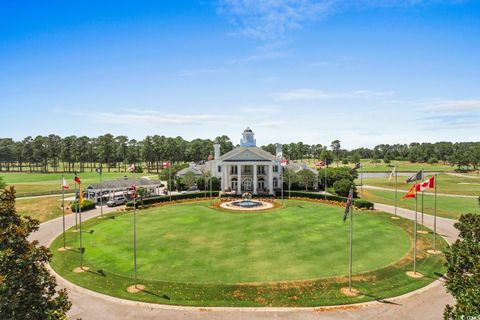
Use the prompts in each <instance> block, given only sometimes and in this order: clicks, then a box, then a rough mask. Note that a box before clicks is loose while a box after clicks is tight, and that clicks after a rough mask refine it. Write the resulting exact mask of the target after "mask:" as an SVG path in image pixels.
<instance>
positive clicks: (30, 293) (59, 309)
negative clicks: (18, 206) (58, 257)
mask: <svg viewBox="0 0 480 320" xmlns="http://www.w3.org/2000/svg"><path fill="white" fill-rule="evenodd" d="M38 227H39V222H38V220H34V219H31V218H30V217H21V216H20V215H18V214H17V213H16V210H15V190H14V188H13V187H11V188H10V189H5V190H4V191H3V192H2V194H1V195H0V315H1V318H2V319H5V320H10V319H23V320H30V319H31V320H39V319H48V320H50V319H52V320H54V319H66V312H67V311H68V310H69V309H70V307H71V303H70V301H69V300H68V296H67V292H66V290H65V289H62V290H60V291H58V292H57V291H56V289H55V287H56V281H55V278H54V277H53V276H52V275H50V273H49V272H48V270H47V268H46V264H47V263H48V262H49V261H50V259H51V257H52V255H51V254H50V252H49V251H48V249H47V248H45V247H44V246H39V244H38V241H29V240H28V236H29V235H30V234H31V233H32V232H34V231H36V230H38Z"/></svg>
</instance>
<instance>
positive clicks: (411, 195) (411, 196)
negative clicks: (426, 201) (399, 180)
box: [402, 184, 417, 200]
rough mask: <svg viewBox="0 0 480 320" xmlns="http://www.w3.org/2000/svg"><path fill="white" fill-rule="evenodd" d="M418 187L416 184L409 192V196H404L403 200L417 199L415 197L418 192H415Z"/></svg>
mask: <svg viewBox="0 0 480 320" xmlns="http://www.w3.org/2000/svg"><path fill="white" fill-rule="evenodd" d="M416 187H417V185H416V184H414V185H413V186H412V187H411V188H410V190H408V192H407V194H406V195H404V196H403V198H402V199H403V200H405V199H409V198H414V199H415V196H416V192H415V188H416Z"/></svg>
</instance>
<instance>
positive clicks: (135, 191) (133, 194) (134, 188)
mask: <svg viewBox="0 0 480 320" xmlns="http://www.w3.org/2000/svg"><path fill="white" fill-rule="evenodd" d="M132 197H133V198H136V197H137V187H136V186H135V185H134V184H132Z"/></svg>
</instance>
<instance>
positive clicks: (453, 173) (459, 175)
mask: <svg viewBox="0 0 480 320" xmlns="http://www.w3.org/2000/svg"><path fill="white" fill-rule="evenodd" d="M447 174H449V175H451V176H455V177H460V178H467V179H468V178H470V179H480V176H479V175H476V176H469V175H467V174H461V173H456V172H447Z"/></svg>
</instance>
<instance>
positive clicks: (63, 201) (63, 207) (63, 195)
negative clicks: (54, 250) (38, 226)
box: [62, 173, 65, 249]
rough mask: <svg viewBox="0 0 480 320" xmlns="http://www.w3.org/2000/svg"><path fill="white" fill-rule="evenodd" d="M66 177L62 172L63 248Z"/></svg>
mask: <svg viewBox="0 0 480 320" xmlns="http://www.w3.org/2000/svg"><path fill="white" fill-rule="evenodd" d="M63 181H65V178H64V177H63V173H62V217H63V248H64V249H65V188H64V185H63Z"/></svg>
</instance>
